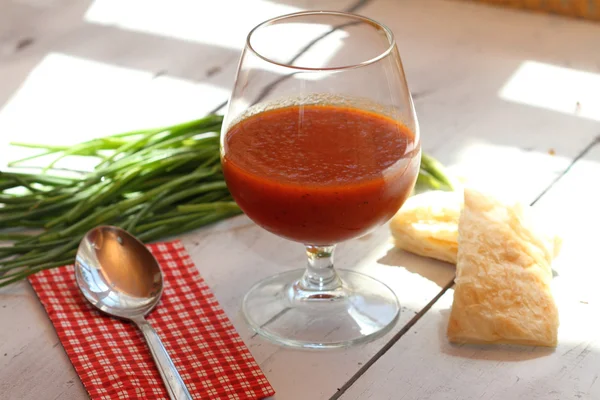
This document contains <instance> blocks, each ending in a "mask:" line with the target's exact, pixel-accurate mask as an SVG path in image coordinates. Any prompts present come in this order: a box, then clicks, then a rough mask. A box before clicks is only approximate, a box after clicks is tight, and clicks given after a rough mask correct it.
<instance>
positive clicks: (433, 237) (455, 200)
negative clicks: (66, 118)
mask: <svg viewBox="0 0 600 400" xmlns="http://www.w3.org/2000/svg"><path fill="white" fill-rule="evenodd" d="M462 203H463V199H462V196H461V195H459V194H457V193H455V192H444V191H431V192H425V193H421V194H417V195H415V196H412V197H410V198H409V199H408V200H406V202H405V203H404V205H403V206H402V208H401V209H400V211H398V213H397V214H396V215H395V216H394V218H392V220H391V221H390V230H391V232H392V236H394V242H395V245H396V247H398V248H401V249H403V250H406V251H409V252H411V253H415V254H418V255H421V256H425V257H431V258H435V259H438V260H442V261H446V262H449V263H452V264H456V253H457V249H458V218H459V216H460V210H461V207H462Z"/></svg>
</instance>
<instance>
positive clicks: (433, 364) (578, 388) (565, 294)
mask: <svg viewBox="0 0 600 400" xmlns="http://www.w3.org/2000/svg"><path fill="white" fill-rule="evenodd" d="M598 174H600V146H598V145H597V146H596V147H595V148H594V149H593V150H592V151H591V152H590V153H589V154H588V155H587V156H586V157H585V158H584V159H582V160H581V161H579V162H577V163H576V164H575V165H574V167H573V168H572V169H571V170H570V171H569V173H568V174H566V175H565V177H564V178H562V179H561V180H560V181H559V182H558V183H557V184H556V185H555V186H554V187H553V188H552V189H551V190H550V191H549V192H548V193H547V194H546V195H545V196H544V197H542V198H541V200H540V201H539V202H538V203H537V204H536V206H535V207H536V209H539V210H540V212H543V213H546V215H548V218H552V219H554V220H555V221H556V223H557V224H558V225H559V226H561V227H562V228H561V233H562V235H563V237H564V247H563V249H562V254H561V256H560V258H559V259H558V260H557V262H556V263H555V265H554V266H553V268H554V269H555V270H556V271H557V273H558V276H557V277H555V278H554V280H553V282H552V286H553V287H552V290H553V292H554V296H555V298H556V301H557V304H558V307H559V313H560V321H561V322H560V324H561V325H560V329H559V345H558V347H557V348H556V350H550V349H544V348H534V347H517V346H472V345H465V346H455V345H450V344H449V343H448V341H447V339H446V335H445V329H446V326H447V321H448V315H449V310H450V307H451V304H452V291H451V290H450V291H448V292H447V293H446V295H445V296H444V297H443V298H442V299H441V300H440V301H439V302H437V303H436V304H435V305H434V307H433V309H432V310H431V311H430V312H428V313H427V314H426V315H425V316H424V317H423V318H422V319H421V320H419V322H418V323H417V324H416V325H415V326H414V328H413V329H411V331H409V332H408V333H407V334H406V336H405V337H404V338H402V339H401V340H400V341H399V342H397V343H396V345H395V346H394V347H393V348H392V349H391V350H390V351H389V352H387V353H386V354H385V355H384V356H383V357H381V358H380V359H379V361H378V362H377V363H375V364H374V365H373V366H372V368H371V369H369V370H368V371H367V372H366V373H365V374H364V375H363V376H362V377H361V378H360V379H359V380H358V381H357V382H356V383H355V384H354V385H353V386H352V387H351V388H350V389H349V390H348V391H347V392H346V393H345V395H344V396H342V397H341V398H342V399H381V400H383V399H394V400H397V399H403V400H410V399H425V398H426V399H435V400H442V399H444V400H446V399H448V400H449V399H457V398H460V399H462V400H471V399H480V398H485V399H531V400H534V399H545V400H546V399H548V400H550V399H561V400H563V399H565V400H566V399H597V398H599V397H600V382H598V375H599V372H600V371H598V365H600V340H599V338H600V326H599V325H598V324H597V323H596V315H598V312H600V294H599V293H598V289H597V288H598V285H597V282H598V278H600V270H599V269H598V263H599V261H598V257H597V250H596V249H597V247H598V243H597V235H595V232H596V230H597V229H596V228H595V227H596V226H597V225H598V224H600V212H598V209H597V205H598V204H599V202H600V193H599V192H598V190H597V187H596V185H595V182H592V181H591V180H590V179H592V177H597V176H598Z"/></svg>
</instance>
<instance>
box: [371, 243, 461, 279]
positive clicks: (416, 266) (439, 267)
mask: <svg viewBox="0 0 600 400" xmlns="http://www.w3.org/2000/svg"><path fill="white" fill-rule="evenodd" d="M377 262H378V263H379V264H382V265H389V266H394V267H402V268H404V269H406V270H407V271H408V272H411V273H413V274H418V275H421V276H422V277H423V278H425V279H428V280H430V281H432V282H434V283H435V284H436V285H438V286H439V287H441V288H443V287H445V286H446V285H448V283H450V281H451V280H453V279H454V265H452V264H448V263H445V262H442V261H438V260H434V259H431V258H426V257H421V256H418V255H415V254H412V253H409V252H407V251H404V250H401V249H398V248H395V247H393V248H391V249H390V250H388V252H387V253H386V254H385V255H384V256H383V257H381V258H380V259H379V260H377Z"/></svg>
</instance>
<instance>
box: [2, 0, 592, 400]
mask: <svg viewBox="0 0 600 400" xmlns="http://www.w3.org/2000/svg"><path fill="white" fill-rule="evenodd" d="M239 1H241V0H239ZM119 3H122V2H119ZM212 3H218V2H212ZM271 3H273V5H274V6H275V5H276V4H279V5H282V4H283V5H289V6H292V7H300V8H302V7H306V8H314V7H323V8H337V9H341V8H343V7H345V6H347V5H348V4H350V3H351V2H349V1H341V0H331V1H330V2H326V3H325V4H324V3H323V2H320V1H319V2H317V1H316V0H315V1H308V0H307V1H295V0H286V1H272V2H271ZM106 4H107V3H104V2H99V1H96V2H94V3H93V5H94V7H100V8H96V10H100V11H102V10H104V11H103V13H104V14H103V13H101V12H100V11H95V12H97V13H99V14H96V17H94V18H96V20H94V21H95V22H90V21H87V22H86V21H84V20H83V19H82V17H85V15H86V13H88V12H89V10H90V5H92V3H89V2H88V3H81V2H75V1H69V0H55V1H50V0H46V1H44V0H37V1H36V0H30V1H20V2H16V1H11V2H8V3H6V2H5V3H3V4H1V5H0V22H5V23H0V48H1V49H3V50H1V51H0V52H1V54H0V104H3V106H2V105H0V107H2V108H1V109H0V164H2V163H3V162H6V160H7V159H8V157H9V156H10V158H13V157H17V156H18V155H19V154H24V153H17V152H15V151H14V150H13V149H10V150H9V149H8V147H7V146H6V143H7V142H8V141H9V140H15V139H18V140H21V141H42V140H44V139H46V138H48V139H49V140H51V141H56V142H60V141H63V142H65V143H66V142H71V141H72V140H73V139H74V138H76V139H78V140H82V139H84V138H86V137H92V136H95V135H98V134H104V133H108V132H112V131H115V130H122V129H130V128H139V127H140V126H145V125H154V124H157V123H158V124H162V123H167V122H172V121H178V120H179V119H181V118H188V117H190V118H194V117H197V115H198V113H203V112H206V111H208V110H210V109H211V108H212V107H214V106H215V105H217V104H219V103H220V102H221V101H222V100H225V98H221V96H225V97H226V95H227V93H228V91H229V89H230V87H231V84H232V79H233V75H234V71H235V65H236V63H237V56H236V51H239V48H237V50H236V51H232V50H235V49H233V48H228V47H221V48H220V49H216V48H213V47H211V46H207V45H206V43H203V42H202V41H201V40H200V39H194V37H196V38H200V37H202V35H203V34H205V33H206V32H205V31H203V29H204V27H205V25H203V24H201V23H199V24H198V26H197V30H198V32H196V33H194V31H193V30H192V31H190V30H189V26H188V28H186V29H188V30H186V29H183V30H179V31H176V32H175V33H173V32H171V35H175V34H176V35H179V37H173V36H169V37H167V36H165V35H161V34H159V33H158V28H156V27H155V28H152V21H150V23H149V22H148V20H147V19H146V20H143V21H141V22H140V21H137V22H136V23H135V24H134V23H131V24H129V25H131V26H129V25H128V22H127V21H128V18H127V15H134V13H133V11H134V10H135V7H136V3H130V2H127V4H124V5H122V6H119V8H118V9H117V11H118V12H117V14H116V15H111V14H110V12H109V11H110V10H109V11H106V7H108V6H107V5H106ZM165 4H166V3H165ZM169 4H170V7H172V8H173V9H174V10H175V11H174V12H175V13H177V12H181V10H184V11H185V10H189V7H191V6H190V4H189V3H187V2H185V1H180V2H169ZM228 4H232V6H231V8H232V9H235V7H234V5H233V4H234V3H228ZM329 4H330V5H331V6H330V7H326V6H327V5H329ZM138 6H139V4H138ZM102 7H104V8H102ZM149 7H150V8H149V9H151V10H155V11H156V10H157V9H158V10H160V2H159V3H158V5H152V6H149ZM153 7H154V8H153ZM156 7H158V8H156ZM186 7H188V8H186ZM163 9H164V7H163ZM276 9H277V10H281V8H276ZM132 10H133V11H132ZM262 10H263V11H261V12H264V14H260V15H258V14H252V18H254V16H256V19H257V20H261V19H264V18H265V17H267V16H270V15H268V14H269V10H273V9H270V8H269V7H265V8H264V9H262ZM226 11H227V12H228V13H229V12H230V11H231V10H229V9H227V10H226ZM128 13H132V14H128ZM228 13H225V12H224V11H223V10H222V9H221V11H218V10H217V11H215V14H214V15H215V17H214V18H215V19H219V18H221V19H222V20H223V21H227V17H228V15H229V14H228ZM361 13H364V14H366V15H368V16H371V17H373V18H376V19H379V20H381V21H383V22H385V23H386V24H388V25H389V26H390V27H391V28H392V30H393V31H394V32H395V34H396V36H397V40H398V44H399V47H400V50H401V53H402V56H403V60H404V66H405V69H406V73H407V76H408V79H409V84H410V86H411V89H412V91H413V92H414V93H415V101H416V106H417V111H418V114H419V119H420V122H421V128H422V138H423V146H424V148H425V150H426V151H429V152H431V153H433V154H434V155H435V156H437V157H439V158H440V159H441V160H442V161H444V162H446V163H448V164H450V165H453V166H455V167H456V168H457V170H458V169H463V170H466V171H467V172H468V174H467V175H469V177H470V178H471V179H472V180H473V181H476V182H483V183H487V184H488V185H489V184H490V183H492V184H493V186H494V187H495V188H496V189H497V190H502V191H510V192H511V193H513V194H517V195H520V196H522V197H523V198H526V199H529V200H533V199H534V198H535V197H536V196H537V195H538V194H539V193H540V192H541V190H542V189H543V188H545V187H546V186H547V185H548V184H549V183H550V182H551V181H552V180H553V179H554V178H555V177H556V176H557V175H558V174H559V173H561V172H562V171H564V169H565V168H566V167H567V166H568V164H569V162H570V160H571V159H572V158H573V157H574V156H575V155H576V154H577V153H578V151H579V150H581V149H582V148H583V147H584V146H585V145H586V144H587V143H589V142H590V140H591V138H592V137H593V136H594V135H595V134H596V133H597V132H598V127H599V125H598V123H597V121H596V120H593V119H590V118H585V119H584V118H581V117H578V116H574V115H568V114H564V113H557V112H555V111H548V110H544V109H540V108H534V107H530V106H527V105H523V104H518V103H514V102H508V101H506V100H503V99H501V98H500V97H499V92H500V91H501V89H502V87H503V86H504V85H505V83H506V82H507V81H508V80H509V79H510V77H511V75H512V74H513V73H514V72H515V71H517V69H518V68H519V66H520V65H521V64H522V63H523V62H525V61H527V60H530V59H534V60H538V61H543V62H547V63H550V64H558V65H564V66H566V65H570V66H571V67H572V68H581V69H585V70H589V71H595V72H598V66H599V65H600V54H598V52H597V51H596V50H597V43H598V42H597V40H596V41H594V40H595V39H596V38H598V34H599V33H600V30H599V28H598V26H596V25H592V24H588V23H582V22H578V21H570V20H566V19H561V18H557V17H550V16H540V15H535V14H527V13H518V12H513V11H511V12H508V11H504V10H501V9H495V8H487V7H483V6H473V5H470V4H466V3H460V2H450V1H448V2H446V1H443V0H420V1H418V2H417V1H415V2H408V1H404V2H397V1H392V0H373V1H372V2H371V3H370V4H369V5H367V7H366V8H364V9H363V10H361ZM150 14H151V13H150ZM101 17H102V18H101ZM90 18H91V17H90ZM131 18H133V16H132V17H131ZM148 18H150V17H148ZM249 18H250V16H249ZM7 21H8V22H11V23H10V24H8V22H7ZM102 21H103V22H102ZM156 23H158V22H156ZM111 24H117V26H113V25H111ZM136 24H137V25H136ZM144 24H146V25H144ZM5 26H8V27H9V28H4V27H5ZM144 26H145V28H144V29H142V27H144ZM207 26H213V27H214V25H207ZM223 26H224V27H227V25H226V23H223ZM151 28H152V29H154V30H153V31H152V29H151ZM162 28H163V32H164V31H165V29H166V28H165V27H164V26H162ZM148 30H150V32H148ZM190 32H191V33H190ZM211 32H213V31H211ZM217 34H218V31H215V35H217ZM27 35H34V38H35V41H34V43H33V44H32V45H31V46H29V47H26V48H25V49H23V50H22V51H20V52H17V53H15V52H14V51H13V50H14V46H15V43H16V42H18V40H20V38H22V37H26V36H27ZM186 35H188V36H186ZM190 35H191V37H190ZM194 35H196V36H194ZM182 37H183V39H182ZM573 43H578V46H574V45H573ZM223 46H225V44H224V45H223ZM240 46H241V44H240ZM7 49H8V50H7ZM207 60H209V61H210V62H207ZM213 62H214V63H213ZM215 66H217V67H218V68H217V69H220V71H216V72H215V69H214V67H215ZM163 70H166V71H167V75H164V76H159V77H156V78H154V75H155V74H156V72H159V71H163ZM208 75H210V76H208ZM16 82H18V83H16ZM583 106H585V104H584V105H583ZM42 116H43V118H42ZM81 126H85V128H86V129H84V130H83V131H82V130H81V129H80V127H81ZM42 128H43V129H42ZM48 132H53V135H52V137H50V136H49V135H48ZM58 133H60V135H59V134H58ZM47 135H48V136H47ZM549 148H553V149H555V150H556V152H557V155H556V156H551V155H549V154H548V150H549ZM524 149H527V150H524ZM498 163H500V164H498ZM499 166H502V168H499ZM388 239H389V234H388V232H387V228H386V227H383V228H381V229H380V230H379V231H378V232H376V233H374V234H372V235H370V236H368V237H366V238H362V239H358V240H355V241H351V242H349V243H346V244H344V245H342V246H340V248H339V249H338V253H337V261H338V265H339V266H340V267H345V268H354V269H358V270H362V271H365V272H367V273H369V274H371V275H373V276H376V277H379V278H381V279H384V280H385V281H386V282H387V283H388V284H390V285H391V286H392V287H393V288H394V289H395V290H396V291H397V293H398V295H399V297H400V300H401V303H402V305H403V306H404V308H403V313H402V315H401V319H400V321H399V322H398V324H396V326H395V327H394V328H393V330H392V332H391V333H389V334H387V335H386V336H385V337H383V338H381V339H379V340H377V341H374V342H372V343H369V344H366V345H362V346H357V347H354V348H351V349H347V350H342V351H331V352H314V351H310V352H309V351H295V350H288V349H283V348H279V347H276V346H274V345H271V344H269V343H267V342H266V341H264V340H262V339H260V338H257V337H252V333H251V332H250V331H249V330H248V328H247V327H246V325H245V324H244V322H243V320H242V318H241V315H240V314H239V305H240V301H241V298H242V296H243V294H244V293H245V291H246V290H247V289H248V288H249V287H250V286H251V285H252V284H253V283H254V282H256V281H257V280H259V279H261V278H263V277H266V276H268V275H271V274H273V273H276V272H279V271H282V270H284V269H289V268H294V267H300V266H302V265H303V263H304V259H303V250H302V248H301V247H300V246H298V245H294V244H292V243H288V242H285V241H284V240H282V239H279V238H277V237H275V236H273V235H271V234H269V233H267V232H264V231H262V230H260V229H259V228H257V227H256V226H254V225H253V224H252V223H251V222H249V221H248V220H247V219H246V218H245V217H238V218H235V219H232V220H230V221H226V222H223V223H220V224H217V225H215V226H213V227H210V228H207V229H203V230H199V231H197V232H195V233H192V234H189V235H186V236H185V237H184V242H185V244H186V247H187V249H188V251H189V252H190V254H191V255H192V258H193V259H194V261H195V262H196V264H197V265H198V267H199V269H200V272H201V273H202V275H203V276H204V277H205V279H206V280H207V282H208V284H209V285H210V286H211V288H212V289H213V291H214V292H215V295H216V296H217V298H218V300H219V301H220V303H221V304H222V306H223V307H224V309H225V311H226V312H227V314H228V315H229V316H230V318H231V319H232V320H233V323H234V324H235V326H236V328H237V329H238V331H239V332H240V334H241V335H242V337H243V339H244V341H245V342H246V343H247V344H248V346H249V348H250V350H251V351H252V353H253V354H254V356H255V357H256V359H257V360H258V362H259V363H260V365H261V367H262V368H263V370H264V372H265V373H266V375H267V377H268V378H269V380H270V381H271V382H272V384H273V385H274V387H275V389H276V391H277V395H276V398H277V399H285V400H288V399H291V400H294V399H327V398H329V397H330V396H331V395H332V394H334V393H335V392H336V389H337V388H339V387H341V386H342V385H343V384H344V383H345V382H346V381H347V380H348V379H349V378H350V377H351V376H352V375H353V374H354V373H355V372H356V371H357V370H358V369H359V368H360V366H361V364H364V363H365V362H367V361H368V360H369V359H370V358H371V357H372V356H373V355H374V354H375V353H376V352H377V351H378V350H379V349H380V348H381V347H382V345H383V344H384V343H386V341H387V340H388V339H389V338H390V336H391V335H393V334H394V333H395V332H397V331H398V330H399V329H400V328H401V327H402V326H404V325H405V324H406V323H407V322H408V321H409V320H410V319H411V318H412V317H413V316H414V315H415V313H417V312H418V311H419V310H421V309H422V308H423V306H424V305H426V304H427V303H428V302H429V301H430V300H431V299H433V298H434V296H435V295H437V294H438V293H439V291H440V289H441V287H443V286H444V285H445V284H446V283H447V282H449V281H450V280H451V279H452V276H453V268H452V267H451V266H449V265H446V264H443V263H437V262H434V261H431V260H425V259H422V258H419V257H416V256H411V255H408V254H405V253H402V252H399V251H396V250H393V249H391V248H390V247H391V245H390V243H389V241H388ZM4 305H6V308H2V306H4ZM426 316H429V313H428V314H426ZM0 317H2V319H1V320H2V321H6V322H5V323H2V324H0V339H1V342H0V360H1V361H0V363H1V364H0V366H1V368H0V393H2V395H3V396H6V398H50V399H51V398H58V399H63V398H84V392H83V389H82V387H81V384H80V383H79V381H78V380H77V377H76V376H75V374H74V372H73V370H72V368H71V367H70V366H69V364H68V360H67V358H66V356H65V355H64V353H63V351H62V349H61V348H60V346H56V347H52V346H53V345H54V344H55V343H56V340H57V339H56V336H55V334H54V332H53V329H52V326H51V324H50V323H49V322H48V321H47V318H46V317H45V315H44V313H43V310H42V309H41V307H40V306H39V305H38V304H37V300H36V299H35V298H34V297H33V295H32V293H31V289H30V288H29V287H28V286H27V285H25V284H22V285H16V286H14V287H11V288H9V289H5V290H1V291H0ZM28 327H30V329H31V330H32V331H33V332H35V333H36V334H35V335H33V334H32V335H25V334H23V332H27V328H28ZM409 335H413V336H419V335H414V334H412V333H409ZM408 337H409V336H406V337H403V338H402V339H401V340H400V342H398V343H403V342H404V341H405V340H406V339H407V338H408ZM4 353H7V356H6V357H3V354H4ZM11 355H15V356H14V357H11ZM415 357H417V359H418V357H419V356H418V355H416V356H415ZM398 359H399V358H398ZM406 365H410V364H408V363H407V364H406ZM40 366H41V368H40ZM50 370H52V372H49V371H50ZM24 377H27V378H28V380H27V381H25V380H24V379H25V378H24ZM395 388H396V389H395V390H396V393H397V391H398V390H399V386H396V387H395ZM390 393H394V392H393V391H392V389H391V388H390ZM378 395H379V394H378V393H376V394H375V395H374V397H373V398H376V399H379V397H378Z"/></svg>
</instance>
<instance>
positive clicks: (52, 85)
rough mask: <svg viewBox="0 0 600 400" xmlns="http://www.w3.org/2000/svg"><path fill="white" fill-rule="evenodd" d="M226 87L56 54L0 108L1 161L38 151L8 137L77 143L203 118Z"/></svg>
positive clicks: (36, 141) (224, 96)
mask: <svg viewBox="0 0 600 400" xmlns="http://www.w3.org/2000/svg"><path fill="white" fill-rule="evenodd" d="M228 95H229V93H228V91H227V90H225V89H222V88H219V87H217V86H213V85H210V84H206V83H194V82H190V81H186V80H183V79H177V78H172V77H167V76H161V77H158V78H154V76H153V75H152V73H149V72H144V71H140V70H135V69H130V68H123V67H118V66H114V65H111V64H105V63H101V62H97V61H92V60H88V59H83V58H78V57H73V56H69V55H65V54H61V53H50V54H49V55H47V56H46V57H45V58H44V59H43V60H42V61H41V62H40V63H39V64H38V65H37V66H36V68H35V69H34V70H33V71H32V72H31V73H30V75H29V76H28V77H27V79H26V80H25V82H24V83H23V85H22V86H21V87H20V88H19V90H18V91H17V92H16V93H15V94H14V95H13V97H12V98H11V99H10V100H9V102H8V103H7V104H6V106H5V107H4V108H3V109H2V110H0V132H3V134H2V136H1V137H0V164H5V163H6V162H7V161H8V160H14V159H17V158H20V157H24V156H26V155H29V154H32V150H29V149H21V148H14V147H11V148H8V142H10V141H19V142H33V143H50V144H53V145H60V144H72V143H77V142H81V141H84V140H88V139H91V138H95V137H99V136H106V135H109V134H113V133H119V132H122V131H129V130H137V129H143V128H152V127H159V126H164V125H169V124H174V123H179V122H184V121H186V120H191V119H195V118H199V117H202V116H203V115H204V114H205V113H207V112H208V111H210V110H211V109H212V108H213V107H214V106H215V104H216V103H218V102H219V101H221V100H222V99H226V98H227V97H228Z"/></svg>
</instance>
